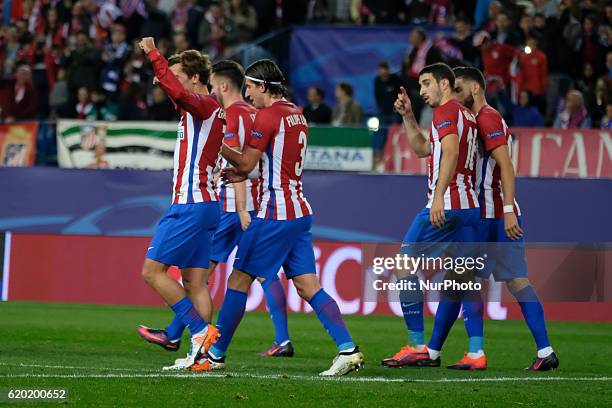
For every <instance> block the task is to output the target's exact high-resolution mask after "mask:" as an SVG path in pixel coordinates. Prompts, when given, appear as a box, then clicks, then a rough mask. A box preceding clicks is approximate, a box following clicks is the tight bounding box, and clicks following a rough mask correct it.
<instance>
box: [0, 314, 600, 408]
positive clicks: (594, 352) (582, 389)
mask: <svg viewBox="0 0 612 408" xmlns="http://www.w3.org/2000/svg"><path fill="white" fill-rule="evenodd" d="M170 318H171V315H170V313H169V311H168V310H167V309H162V308H145V307H120V306H94V305H67V304H43V303H24V302H7V303H0V339H1V340H0V388H6V387H16V388H43V387H44V388H53V387H63V388H68V389H69V393H70V394H69V395H70V396H69V401H68V403H67V405H68V406H116V407H127V406H145V405H146V406H148V407H157V406H159V407H171V408H174V407H183V406H185V407H193V406H202V407H206V406H227V405H231V406H233V405H236V406H267V407H275V406H291V407H293V406H318V407H326V406H333V407H343V406H370V407H371V406H402V407H409V406H418V407H423V406H432V407H450V406H456V407H464V406H496V407H497V406H515V407H516V406H521V407H524V406H544V405H547V406H568V407H576V406H588V407H596V406H607V407H609V406H612V325H610V324H586V323H559V322H551V323H549V335H550V338H551V342H552V343H553V347H554V348H555V350H556V352H557V354H558V355H559V358H560V360H561V367H560V369H559V370H557V371H555V372H548V373H528V372H525V371H524V370H523V369H524V368H525V367H527V366H528V365H529V364H530V363H531V360H532V359H533V357H534V356H535V346H534V344H533V340H532V339H531V336H530V334H529V331H528V329H527V327H526V326H525V324H524V322H522V321H505V322H496V321H487V322H485V341H486V345H485V347H486V352H487V359H488V363H489V367H490V368H489V369H488V370H487V371H484V372H475V373H466V372H455V371H451V370H447V369H446V368H443V367H442V368H403V369H385V368H383V367H381V366H380V360H381V359H382V358H383V357H388V356H390V355H392V354H394V353H395V352H396V351H397V350H399V348H400V347H401V346H402V345H403V344H405V338H406V331H405V328H404V323H403V321H402V319H401V318H398V317H379V316H377V317H372V316H369V317H368V316H366V317H364V316H346V317H345V319H346V322H347V325H348V327H349V329H350V331H351V333H352V335H353V337H354V339H355V340H356V342H357V343H358V344H359V345H360V348H361V350H362V351H363V352H364V354H365V357H366V366H365V369H363V370H361V371H359V372H358V373H353V374H350V375H348V376H346V377H343V378H341V379H320V378H318V377H317V376H316V374H317V373H318V372H320V371H323V370H325V369H327V368H328V367H329V365H330V364H331V360H332V358H333V357H334V355H335V354H336V350H335V346H334V344H333V342H332V341H331V339H330V338H329V337H328V336H327V334H326V333H325V331H324V330H323V328H322V327H321V326H320V325H319V322H318V320H317V319H316V317H315V316H314V315H305V314H290V315H289V330H290V334H291V336H292V341H293V343H294V345H295V348H296V355H295V357H293V358H283V359H274V358H261V357H259V356H258V355H257V354H258V352H260V351H262V350H263V349H265V348H267V346H269V345H270V343H271V342H272V339H273V329H272V323H271V322H270V319H269V317H268V316H267V315H266V314H264V313H247V314H246V316H245V318H244V320H243V322H242V324H241V326H240V327H239V329H238V332H237V333H236V336H235V337H234V341H233V343H232V345H231V347H230V350H229V355H228V358H227V365H228V369H227V371H226V372H222V373H219V372H214V373H212V374H206V373H205V374H191V373H168V372H162V371H161V370H160V368H161V367H162V366H164V365H168V364H170V363H171V362H173V361H174V359H175V358H178V357H183V354H184V352H186V350H187V347H188V346H187V341H186V340H187V338H186V337H185V338H184V342H183V346H182V348H181V351H179V352H178V353H171V352H167V351H164V350H162V349H161V348H160V347H158V346H154V345H151V344H148V343H145V342H144V341H143V340H142V339H140V337H139V336H138V335H137V334H136V331H135V327H136V324H138V323H143V324H147V325H150V326H163V325H165V324H166V323H167V322H169V319H170ZM432 324H433V322H432V320H431V319H429V320H427V321H426V329H429V330H431V327H432ZM466 344H467V340H466V336H465V330H464V328H463V322H461V321H458V322H457V324H456V325H455V327H454V328H453V331H452V332H451V334H450V336H449V339H448V341H447V343H446V345H445V349H444V350H443V353H442V364H443V365H444V366H445V365H447V364H451V363H454V362H455V361H456V360H458V359H459V358H461V357H462V356H463V352H464V351H465V347H466ZM24 405H25V406H27V405H30V406H34V405H36V406H40V405H44V406H50V405H52V403H41V402H38V403H28V402H21V403H16V404H12V406H24ZM2 406H11V404H7V403H0V407H2Z"/></svg>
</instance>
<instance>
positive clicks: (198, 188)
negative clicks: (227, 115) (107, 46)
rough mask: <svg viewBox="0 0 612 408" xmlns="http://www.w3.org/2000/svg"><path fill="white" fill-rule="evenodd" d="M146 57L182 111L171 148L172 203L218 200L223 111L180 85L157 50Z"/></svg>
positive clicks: (213, 101) (206, 97)
mask: <svg viewBox="0 0 612 408" xmlns="http://www.w3.org/2000/svg"><path fill="white" fill-rule="evenodd" d="M147 56H148V58H149V60H150V61H151V63H152V64H153V70H154V71H155V76H156V77H157V79H158V80H159V85H160V86H161V87H162V89H163V90H164V91H165V92H166V94H167V95H168V96H169V97H170V99H171V100H172V102H173V103H174V105H175V107H176V108H177V109H178V110H179V112H180V114H181V120H180V122H179V125H178V132H177V139H176V146H175V148H174V177H173V184H174V185H173V189H172V191H173V196H172V203H173V204H190V203H199V202H202V201H218V197H217V192H216V184H215V179H214V177H213V170H214V168H215V164H216V162H217V158H218V156H219V152H220V151H221V143H222V142H223V123H224V113H223V110H221V108H220V107H219V104H218V102H217V99H216V98H215V97H214V96H212V95H199V94H197V93H194V92H189V91H187V90H186V89H185V88H183V86H182V85H181V83H180V82H179V80H178V79H177V78H176V77H175V76H174V74H173V73H172V71H170V69H169V68H168V61H166V59H165V58H164V57H163V56H162V55H161V54H160V52H159V51H158V50H156V49H155V50H153V51H151V52H149V54H148V55H147Z"/></svg>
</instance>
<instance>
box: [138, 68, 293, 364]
mask: <svg viewBox="0 0 612 408" xmlns="http://www.w3.org/2000/svg"><path fill="white" fill-rule="evenodd" d="M209 82H210V85H211V88H212V89H211V91H212V94H213V95H215V97H216V98H217V101H218V102H219V104H220V105H221V107H222V108H223V109H224V111H225V124H226V125H225V137H228V138H229V137H234V135H236V136H237V137H238V139H239V141H240V146H241V148H242V146H244V143H245V138H246V136H248V135H250V133H251V129H252V127H253V120H254V118H255V114H256V113H257V110H256V109H255V108H254V107H253V106H252V105H250V104H248V103H246V102H245V101H244V99H243V97H242V92H241V90H242V84H243V82H244V69H243V68H242V67H241V66H240V64H238V63H236V62H234V61H220V62H217V63H216V64H214V65H213V66H212V72H211V76H210V81H209ZM227 166H228V163H227V161H226V160H224V159H223V158H222V157H221V166H220V167H221V168H225V167H227ZM217 187H218V188H217V193H218V195H219V204H220V206H221V217H220V220H219V224H218V225H217V228H216V229H215V233H214V235H213V240H212V241H213V242H212V250H211V260H210V265H209V268H208V270H206V271H205V277H204V282H205V283H206V282H208V280H209V278H210V275H211V274H212V273H213V272H214V271H215V269H216V267H217V265H218V264H219V262H226V261H227V259H228V258H229V255H230V253H231V252H232V250H233V249H234V248H235V247H236V245H238V242H239V241H240V237H242V232H243V230H245V229H246V228H247V227H248V225H249V224H250V223H251V217H254V216H255V215H256V209H257V205H258V200H259V191H260V189H259V188H258V187H259V183H258V182H257V179H251V178H248V179H247V180H245V181H243V182H240V183H235V184H232V183H225V182H220V183H218V184H217ZM258 280H259V281H260V283H261V284H262V287H263V290H264V295H265V298H266V303H267V305H268V310H269V312H270V316H271V318H272V322H273V324H274V329H275V339H274V343H273V344H272V346H270V347H269V348H268V349H267V350H265V351H263V352H262V353H260V355H261V356H262V357H292V356H293V355H294V349H293V345H292V343H291V340H290V338H289V331H288V327H287V300H286V297H285V291H284V289H283V286H282V284H281V282H280V280H279V279H278V275H274V276H273V277H272V278H271V279H268V280H263V279H261V278H258ZM211 313H212V309H211ZM209 317H210V316H209ZM184 329H185V325H184V324H183V323H182V321H181V319H180V318H178V316H175V317H174V320H173V321H172V323H170V325H169V326H168V327H167V328H166V329H164V330H159V329H148V328H146V330H147V331H148V332H154V333H160V332H161V336H158V337H159V338H161V339H169V340H170V344H169V345H168V343H167V342H163V343H160V342H158V341H157V337H151V336H147V337H145V339H147V340H149V339H151V340H149V341H151V342H153V343H155V344H159V345H161V346H162V347H164V348H166V349H167V350H171V351H176V348H174V347H176V345H178V342H177V341H176V339H180V338H181V337H182V334H183V331H184ZM140 330H141V331H142V332H143V333H146V332H145V329H143V328H141V329H140ZM164 334H165V336H164ZM170 347H172V348H170ZM181 361H182V359H179V360H177V362H179V363H178V364H177V366H176V367H175V368H177V369H178V368H181V363H180V362H181Z"/></svg>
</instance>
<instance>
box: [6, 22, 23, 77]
mask: <svg viewBox="0 0 612 408" xmlns="http://www.w3.org/2000/svg"><path fill="white" fill-rule="evenodd" d="M20 47H21V45H20V44H19V37H18V35H17V27H15V26H8V27H2V53H3V60H4V64H3V71H2V76H4V77H5V78H8V77H10V76H11V75H12V74H13V72H15V66H16V62H17V52H18V51H19V48H20Z"/></svg>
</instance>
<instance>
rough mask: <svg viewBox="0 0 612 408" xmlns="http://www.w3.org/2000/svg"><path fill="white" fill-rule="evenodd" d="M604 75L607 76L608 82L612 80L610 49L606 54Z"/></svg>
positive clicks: (611, 52)
mask: <svg viewBox="0 0 612 408" xmlns="http://www.w3.org/2000/svg"><path fill="white" fill-rule="evenodd" d="M606 68H607V71H606V75H607V76H608V82H611V81H612V51H610V52H608V53H607V54H606Z"/></svg>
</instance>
